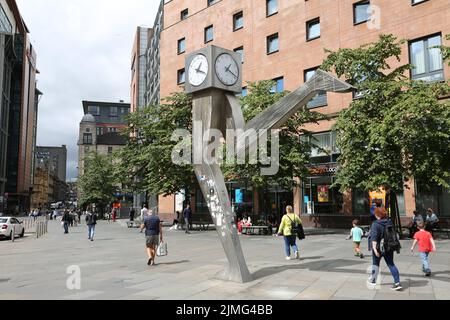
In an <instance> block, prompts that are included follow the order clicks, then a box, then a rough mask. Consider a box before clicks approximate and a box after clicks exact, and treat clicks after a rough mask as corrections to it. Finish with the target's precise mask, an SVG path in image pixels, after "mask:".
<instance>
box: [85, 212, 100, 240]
mask: <svg viewBox="0 0 450 320" xmlns="http://www.w3.org/2000/svg"><path fill="white" fill-rule="evenodd" d="M86 224H87V226H88V240H91V241H94V233H95V226H96V225H97V214H96V213H95V212H94V213H92V212H90V211H88V213H87V215H86Z"/></svg>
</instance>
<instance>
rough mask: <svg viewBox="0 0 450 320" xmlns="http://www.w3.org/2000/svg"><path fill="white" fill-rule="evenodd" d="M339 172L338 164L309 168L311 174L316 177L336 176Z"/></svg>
mask: <svg viewBox="0 0 450 320" xmlns="http://www.w3.org/2000/svg"><path fill="white" fill-rule="evenodd" d="M337 170H338V167H337V164H336V163H330V164H325V165H321V166H311V167H309V173H310V174H311V175H314V176H322V175H334V174H336V172H337Z"/></svg>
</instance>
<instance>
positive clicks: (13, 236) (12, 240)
mask: <svg viewBox="0 0 450 320" xmlns="http://www.w3.org/2000/svg"><path fill="white" fill-rule="evenodd" d="M15 237H16V226H12V237H11V242H14V238H15Z"/></svg>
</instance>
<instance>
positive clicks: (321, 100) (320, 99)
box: [304, 68, 327, 109]
mask: <svg viewBox="0 0 450 320" xmlns="http://www.w3.org/2000/svg"><path fill="white" fill-rule="evenodd" d="M317 69H318V68H312V69H308V70H305V75H304V78H305V82H307V81H309V80H310V79H311V78H312V77H313V76H314V75H315V74H316V70H317ZM326 105H327V93H326V91H320V92H319V93H318V94H317V96H315V97H314V99H312V100H311V101H310V102H309V103H308V104H307V106H308V108H310V109H311V108H317V107H323V106H326Z"/></svg>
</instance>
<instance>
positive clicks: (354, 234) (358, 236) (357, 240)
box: [348, 220, 364, 259]
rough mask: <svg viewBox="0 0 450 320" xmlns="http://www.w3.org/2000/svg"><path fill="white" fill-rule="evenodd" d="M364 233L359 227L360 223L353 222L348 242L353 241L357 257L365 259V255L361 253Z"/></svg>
mask: <svg viewBox="0 0 450 320" xmlns="http://www.w3.org/2000/svg"><path fill="white" fill-rule="evenodd" d="M363 234H364V231H363V230H362V229H361V228H360V227H359V221H358V220H353V228H352V230H350V235H349V237H348V240H350V239H353V246H354V248H355V257H360V258H361V259H363V258H364V254H363V253H362V252H361V240H362V237H363Z"/></svg>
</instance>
